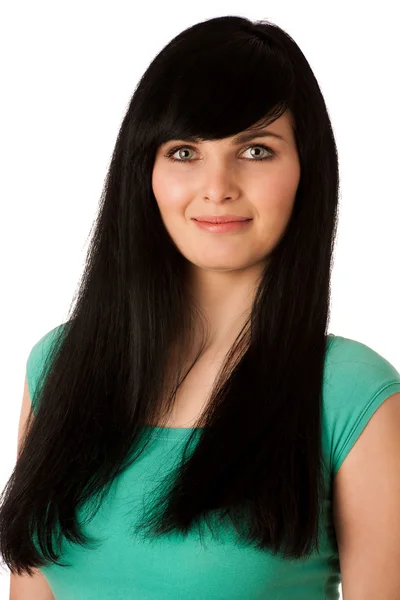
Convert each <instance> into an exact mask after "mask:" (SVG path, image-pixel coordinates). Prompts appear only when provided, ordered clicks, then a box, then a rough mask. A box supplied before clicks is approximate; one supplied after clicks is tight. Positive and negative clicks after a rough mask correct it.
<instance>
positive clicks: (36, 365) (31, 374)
mask: <svg viewBox="0 0 400 600" xmlns="http://www.w3.org/2000/svg"><path fill="white" fill-rule="evenodd" d="M65 325H66V324H65V323H61V324H60V325H57V326H56V327H53V329H51V330H50V331H47V332H46V333H45V334H44V335H42V336H41V337H40V338H39V339H38V340H37V341H36V342H35V343H34V344H33V346H32V347H31V349H30V352H29V354H28V357H27V360H26V381H27V385H28V389H29V395H30V398H31V403H32V407H33V409H34V411H35V409H36V405H35V391H36V388H37V385H38V382H39V380H40V377H41V375H42V373H43V369H44V367H45V366H46V365H47V362H46V361H47V359H48V357H49V354H51V353H52V352H53V349H54V345H55V343H56V342H57V340H58V339H59V334H61V333H62V332H63V331H64V328H65Z"/></svg>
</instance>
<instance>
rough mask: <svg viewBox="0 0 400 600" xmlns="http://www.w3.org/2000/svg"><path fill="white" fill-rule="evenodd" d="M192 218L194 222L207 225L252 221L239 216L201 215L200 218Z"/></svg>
mask: <svg viewBox="0 0 400 600" xmlns="http://www.w3.org/2000/svg"><path fill="white" fill-rule="evenodd" d="M192 218H193V220H194V221H199V222H205V223H234V222H236V221H250V219H249V218H248V217H239V216H237V215H221V216H215V215H200V216H199V217H192Z"/></svg>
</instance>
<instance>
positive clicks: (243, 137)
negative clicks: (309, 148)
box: [179, 131, 286, 146]
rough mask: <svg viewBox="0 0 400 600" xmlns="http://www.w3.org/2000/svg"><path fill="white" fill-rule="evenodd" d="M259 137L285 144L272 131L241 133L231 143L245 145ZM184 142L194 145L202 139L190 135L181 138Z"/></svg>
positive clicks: (277, 134) (280, 137)
mask: <svg viewBox="0 0 400 600" xmlns="http://www.w3.org/2000/svg"><path fill="white" fill-rule="evenodd" d="M259 137H274V138H277V139H279V140H282V141H283V142H285V141H286V140H285V138H283V137H282V136H281V135H279V133H272V131H261V132H260V133H256V132H254V131H245V132H243V133H239V134H238V135H237V136H235V137H234V138H233V140H232V142H231V145H232V146H235V145H237V144H243V143H244V142H250V141H251V140H254V139H255V138H259ZM179 139H181V140H182V141H184V142H193V143H197V142H200V138H198V137H195V136H192V135H189V136H187V137H184V138H179Z"/></svg>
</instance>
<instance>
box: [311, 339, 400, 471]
mask: <svg viewBox="0 0 400 600" xmlns="http://www.w3.org/2000/svg"><path fill="white" fill-rule="evenodd" d="M395 392H400V373H399V371H398V370H397V369H396V368H395V367H394V366H393V365H392V364H391V363H390V362H389V361H388V360H387V359H386V358H384V357H383V356H381V355H380V354H378V352H376V351H375V350H373V349H372V348H370V347H369V346H367V345H365V344H363V343H361V342H358V341H356V340H352V339H349V338H344V337H341V336H335V338H334V342H333V343H332V344H331V345H330V347H329V352H328V356H327V359H326V367H325V374H324V393H323V405H324V406H323V408H324V412H323V414H324V444H325V447H326V448H327V452H328V455H329V463H330V471H331V476H332V478H334V477H335V475H336V473H337V472H338V470H339V468H340V466H341V465H342V463H343V461H344V459H345V458H346V456H347V455H348V453H349V452H350V450H351V448H352V447H353V446H354V444H355V443H356V441H357V439H358V438H359V436H360V435H361V433H362V431H363V430H364V428H365V426H366V425H367V423H368V421H369V420H370V418H371V417H372V415H373V414H374V412H375V411H376V410H377V409H378V408H379V406H380V405H381V404H382V403H383V402H384V401H385V400H386V398H388V397H389V396H391V395H392V394H394V393H395Z"/></svg>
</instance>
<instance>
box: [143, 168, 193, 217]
mask: <svg viewBox="0 0 400 600" xmlns="http://www.w3.org/2000/svg"><path fill="white" fill-rule="evenodd" d="M152 187H153V193H154V196H155V198H156V200H157V204H158V206H159V209H160V211H161V213H162V214H164V215H165V216H166V215H167V214H169V213H171V214H173V213H176V212H181V211H182V210H184V207H185V197H186V195H187V187H186V186H183V185H182V182H179V181H178V180H177V178H176V177H174V176H172V175H171V173H168V170H166V171H165V172H162V170H161V169H154V170H153V177H152Z"/></svg>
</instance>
